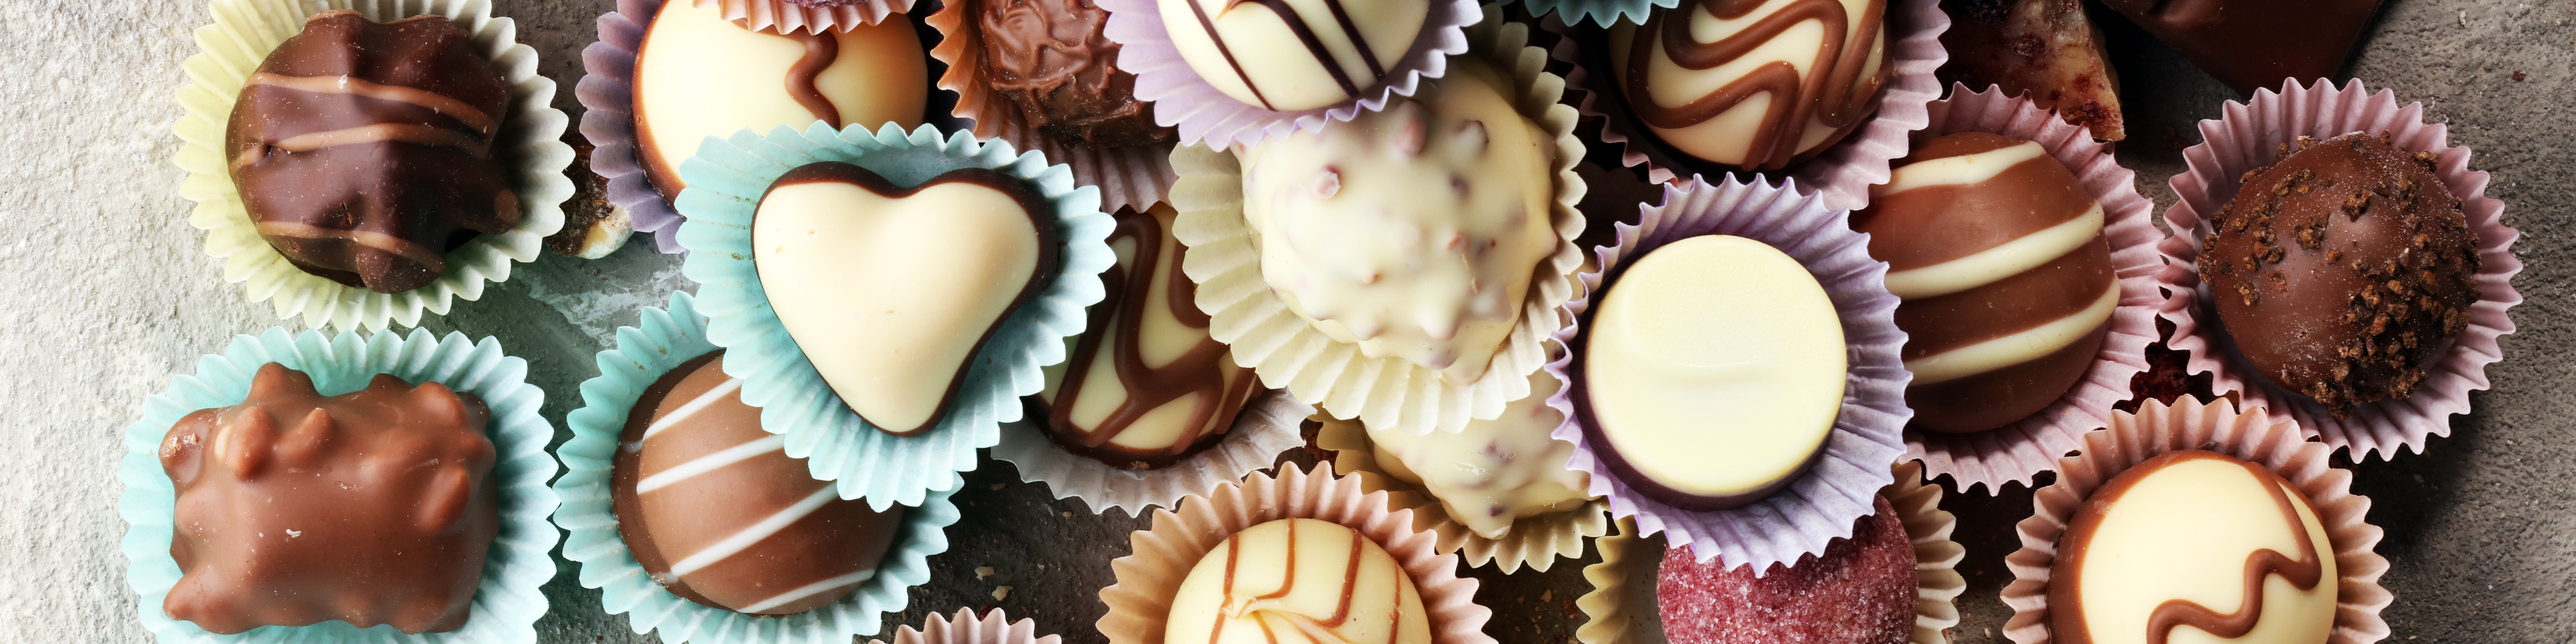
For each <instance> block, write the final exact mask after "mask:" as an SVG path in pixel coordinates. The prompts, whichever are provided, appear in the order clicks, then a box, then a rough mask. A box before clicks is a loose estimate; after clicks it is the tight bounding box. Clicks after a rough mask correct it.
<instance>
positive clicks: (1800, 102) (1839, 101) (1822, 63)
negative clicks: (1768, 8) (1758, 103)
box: [1619, 0, 1888, 170]
mask: <svg viewBox="0 0 2576 644" xmlns="http://www.w3.org/2000/svg"><path fill="white" fill-rule="evenodd" d="M1771 2H1781V3H1786V5H1787V6H1783V7H1781V8H1780V9H1779V10H1777V11H1775V12H1772V13H1771V14H1770V15H1767V16H1763V17H1762V18H1760V19H1759V20H1757V21H1755V22H1754V23H1753V24H1751V25H1748V26H1745V27H1744V28H1743V29H1742V30H1741V31H1738V32H1736V33H1735V34H1732V35H1730V36H1727V37H1726V38H1723V39H1720V40H1718V41H1717V42H1708V43H1703V42H1699V41H1698V40H1696V39H1694V38H1692V37H1691V22H1692V13H1691V12H1693V11H1694V10H1697V11H1706V12H1708V14H1709V15H1711V16H1714V17H1716V18H1719V19H1722V20H1735V19H1740V18H1744V17H1745V16H1747V15H1749V14H1751V13H1753V12H1754V11H1755V10H1757V9H1761V8H1762V7H1763V5H1765V4H1768V3H1771ZM1886 13H1887V3H1886V0H1869V2H1868V6H1867V8H1866V9H1864V10H1863V11H1861V13H1860V14H1859V15H1856V16H1855V15H1850V14H1849V13H1848V12H1847V11H1846V9H1845V7H1844V5H1843V3H1842V2H1841V1H1840V0H1695V1H1694V2H1692V3H1690V4H1688V5H1685V6H1682V7H1675V8H1670V9H1656V10H1655V12H1654V13H1653V15H1652V16H1651V17H1649V18H1647V20H1646V24H1645V26H1644V28H1642V29H1639V30H1638V31H1637V34H1636V37H1634V38H1632V39H1630V40H1631V42H1630V43H1629V51H1628V52H1627V54H1628V55H1627V60H1626V65H1625V68H1624V69H1622V70H1621V71H1620V72H1619V73H1620V74H1622V80H1623V81H1624V83H1623V84H1624V86H1625V93H1626V95H1627V96H1626V98H1627V101H1628V104H1629V107H1630V108H1631V109H1632V110H1634V111H1635V113H1636V115H1637V118H1638V120H1640V121H1643V122H1644V123H1645V124H1647V125H1649V126H1652V127H1654V128H1657V129H1662V130H1677V129H1681V128H1687V127H1691V126H1695V125H1699V124H1701V123H1704V122H1707V121H1708V120H1710V119H1714V118H1717V117H1718V116H1719V115H1721V114H1725V113H1726V112H1727V111H1728V110H1732V109H1735V108H1736V107H1737V106H1738V105H1741V104H1742V103H1744V102H1745V101H1747V100H1750V99H1752V98H1754V97H1757V96H1764V95H1768V96H1772V97H1774V99H1773V100H1772V101H1771V102H1770V103H1769V105H1768V106H1767V107H1766V108H1765V109H1764V111H1763V114H1762V119H1761V121H1760V124H1759V125H1756V126H1755V127H1753V128H1752V131H1751V132H1748V133H1746V134H1747V135H1748V136H1749V137H1750V138H1751V142H1750V144H1749V146H1748V147H1747V151H1746V154H1745V156H1744V158H1743V160H1742V162H1741V163H1740V164H1739V165H1741V166H1743V167H1744V168H1745V169H1748V170H1770V169H1776V168H1780V167H1783V166H1787V165H1788V164H1789V163H1790V162H1792V161H1795V160H1798V159H1801V158H1804V157H1805V156H1807V155H1809V154H1811V153H1813V152H1815V151H1817V150H1822V149H1824V148H1825V147H1826V146H1828V145H1831V144H1832V143H1833V142H1835V141H1838V140H1841V139H1842V138H1843V136H1845V135H1848V134H1850V133H1851V131H1852V130H1853V129H1855V128H1858V127H1859V126H1860V123H1861V122H1862V121H1863V120H1865V118H1866V117H1867V116H1868V115H1869V114H1870V112H1871V111H1873V110H1874V108H1875V106H1876V102H1875V101H1876V100H1877V98H1878V93H1879V89H1880V88H1881V87H1883V86H1885V85H1886V83H1887V77H1888V67H1887V66H1886V65H1884V64H1881V65H1876V66H1875V67H1876V70H1874V73H1872V74H1870V75H1869V77H1867V78H1862V77H1861V74H1862V73H1863V72H1865V71H1872V70H1871V69H1870V68H1871V67H1872V66H1873V65H1871V62H1872V59H1873V58H1874V57H1877V56H1879V55H1880V52H1879V51H1878V50H1879V48H1878V47H1876V46H1875V43H1877V42H1878V41H1879V39H1880V32H1881V31H1882V30H1883V29H1884V28H1885V26H1886ZM1854 20H1857V21H1859V25H1858V26H1859V29H1858V30H1857V31H1856V32H1855V31H1854V30H1853V29H1852V27H1853V22H1852V21H1854ZM1808 22H1815V23H1818V24H1819V25H1820V26H1821V27H1822V28H1823V29H1824V33H1825V37H1824V39H1823V43H1822V46H1820V47H1818V48H1817V49H1816V57H1815V59H1814V61H1813V62H1811V63H1808V64H1806V65H1803V67H1805V68H1806V69H1803V70H1802V69H1800V68H1801V67H1802V66H1801V65H1794V64H1791V63H1790V62H1788V61H1773V62H1771V63H1770V64H1767V65H1761V66H1758V67H1756V68H1754V69H1753V70H1751V71H1750V72H1749V73H1746V74H1745V75H1744V76H1742V77H1739V78H1736V79H1734V80H1732V81H1729V82H1727V83H1726V84H1725V85H1723V86H1721V87H1719V88H1718V89H1717V91H1715V92H1711V93H1709V94H1706V95H1703V96H1701V97H1699V98H1697V99H1694V100H1692V101H1691V102H1689V103H1684V104H1682V105H1675V106H1666V105H1663V104H1660V103H1657V102H1656V101H1655V99H1654V94H1653V92H1652V91H1651V88H1652V84H1651V83H1649V82H1648V77H1649V74H1647V70H1648V69H1649V68H1651V66H1652V65H1653V63H1654V62H1655V60H1656V56H1655V54H1656V53H1657V52H1658V51H1659V50H1660V51H1661V53H1662V54H1663V56H1664V57H1666V58H1669V59H1670V60H1671V61H1672V62H1673V64H1675V65H1679V66H1681V67H1682V68H1683V69H1688V70H1692V71H1695V72H1701V73H1715V72H1714V71H1712V70H1716V69H1718V68H1720V67H1722V66H1725V65H1726V64H1728V63H1733V62H1736V61H1737V60H1738V59H1740V58H1743V57H1744V56H1746V55H1750V54H1752V53H1754V52H1755V51H1757V50H1759V49H1760V48H1761V47H1762V46H1763V45H1764V44H1766V43H1769V42H1770V41H1772V40H1773V39H1775V38H1779V37H1780V36H1781V35H1782V34H1783V32H1786V31H1788V30H1790V29H1791V28H1793V27H1796V26H1798V25H1801V24H1805V23H1808ZM1845 34H1850V35H1851V38H1850V39H1849V40H1844V39H1842V38H1841V37H1840V36H1843V35H1845ZM1658 44H1660V48H1659V47H1658ZM1819 79H1821V80H1820V82H1809V81H1818V80H1819ZM1780 97H1789V100H1780ZM1810 120H1813V121H1815V122H1817V123H1820V124H1822V125H1824V126H1826V127H1831V128H1834V131H1833V134H1832V135H1831V136H1827V137H1825V138H1824V139H1822V140H1821V141H1818V142H1817V143H1815V144H1814V145H1800V142H1801V139H1803V138H1805V137H1804V135H1805V132H1806V129H1807V126H1808V122H1809V121H1810ZM1694 156H1697V155H1694Z"/></svg>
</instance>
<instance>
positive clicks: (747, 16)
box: [694, 0, 1052, 158]
mask: <svg viewBox="0 0 2576 644" xmlns="http://www.w3.org/2000/svg"><path fill="white" fill-rule="evenodd" d="M694 1H695V2H698V3H700V4H704V3H707V2H715V3H717V4H719V5H722V6H723V7H724V17H725V19H726V20H731V21H733V22H734V24H737V25H742V27H743V28H744V29H754V30H758V29H770V28H773V27H774V28H776V29H777V31H778V33H783V34H792V33H796V32H799V31H804V32H809V33H816V34H819V33H823V32H826V31H849V30H851V29H853V28H856V27H861V26H865V25H873V24H877V23H878V22H882V21H884V20H885V18H886V16H888V15H892V14H898V13H903V12H907V11H911V10H912V5H913V2H914V0H858V1H857V2H852V3H849V4H845V5H839V6H832V7H808V6H804V5H799V4H793V3H789V2H786V1H785V0H694ZM1050 158H1052V155H1050Z"/></svg>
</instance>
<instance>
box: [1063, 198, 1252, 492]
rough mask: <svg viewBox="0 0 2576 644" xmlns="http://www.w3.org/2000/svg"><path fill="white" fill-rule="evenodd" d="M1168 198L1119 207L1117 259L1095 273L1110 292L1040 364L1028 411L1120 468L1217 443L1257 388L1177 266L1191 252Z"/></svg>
mask: <svg viewBox="0 0 2576 644" xmlns="http://www.w3.org/2000/svg"><path fill="white" fill-rule="evenodd" d="M1179 216H1180V213H1178V212H1176V211H1174V210H1172V208H1171V207H1170V206H1168V205H1156V206H1154V207H1153V208H1152V209H1151V210H1148V211H1146V212H1141V213H1140V212H1136V211H1135V210H1131V209H1123V208H1122V209H1120V210H1119V211H1118V229H1117V230H1116V231H1113V232H1111V233H1110V234H1109V248H1110V250H1112V251H1114V252H1116V253H1117V254H1118V264H1117V265H1116V266H1113V267H1110V269H1109V271H1108V272H1105V273H1102V274H1101V280H1102V281H1104V282H1107V283H1108V284H1109V294H1108V296H1107V297H1106V298H1104V299H1102V300H1101V301H1100V303H1099V304H1096V305H1093V306H1092V307H1091V324H1090V325H1089V326H1086V327H1084V328H1083V333H1082V336H1081V338H1080V339H1078V340H1076V341H1074V346H1073V351H1072V353H1071V355H1069V356H1067V358H1066V360H1065V361H1064V362H1060V363H1056V364H1053V365H1048V366H1047V367H1046V376H1047V386H1046V388H1045V389H1043V390H1040V391H1039V392H1038V395H1036V396H1032V397H1030V398H1028V399H1027V400H1028V401H1029V402H1030V403H1031V407H1032V410H1031V413H1030V414H1029V417H1031V418H1036V419H1040V420H1041V421H1042V422H1044V423H1045V424H1044V425H1043V427H1044V428H1045V429H1046V434H1047V437H1048V438H1051V439H1054V440H1055V442H1056V444H1058V445H1062V446H1064V448H1065V450H1066V451H1070V452H1073V453H1075V454H1081V455H1083V456H1087V457H1090V458H1092V459H1094V460H1098V461H1100V462H1102V463H1107V464H1110V465H1112V466H1116V467H1123V468H1127V469H1138V470H1143V469H1154V468H1159V467H1163V466H1166V465H1170V464H1172V462H1173V461H1176V460H1179V459H1180V458H1181V457H1184V456H1188V455H1190V454H1193V453H1196V452H1198V451H1199V450H1203V449H1206V448H1208V447H1209V446H1212V445H1215V444H1216V442H1217V441H1218V440H1221V439H1223V438H1225V433H1226V430H1228V429H1230V428H1232V427H1233V426H1234V419H1235V416H1236V415H1237V414H1239V413H1241V412H1242V411H1243V405H1244V402H1245V401H1247V400H1249V399H1250V398H1251V397H1252V393H1253V391H1254V390H1255V388H1256V384H1255V378H1254V377H1253V373H1252V370H1251V369H1246V368H1244V367H1243V366H1242V365H1238V364H1235V362H1234V357H1233V356H1232V355H1230V354H1229V353H1228V352H1227V348H1226V345H1225V343H1222V342H1217V341H1216V339H1215V338H1211V337H1209V336H1208V323H1209V322H1210V320H1209V318H1208V315H1207V314H1206V313H1203V312H1200V311H1199V309H1198V305H1196V304H1192V303H1191V302H1192V298H1194V297H1196V294H1197V293H1198V287H1197V285H1196V284H1195V283H1193V282H1191V281H1190V278H1189V276H1188V275H1184V274H1182V273H1181V260H1182V258H1183V257H1184V256H1185V255H1186V254H1187V253H1188V252H1189V249H1187V248H1183V247H1182V246H1181V243H1180V241H1178V240H1175V239H1172V233H1171V229H1172V220H1173V219H1174V218H1176V217H1179Z"/></svg>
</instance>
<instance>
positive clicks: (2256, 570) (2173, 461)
mask: <svg viewBox="0 0 2576 644" xmlns="http://www.w3.org/2000/svg"><path fill="white" fill-rule="evenodd" d="M2337 555H2338V551H2337V549H2336V547H2335V544H2334V542H2333V533H2331V532H2328V531H2327V529H2326V526H2325V524H2324V522H2323V521H2322V520H2321V519H2320V518H2319V516H2318V514H2317V508H2316V506H2315V504H2314V503H2313V502H2312V500H2311V499H2309V498H2308V495H2307V492H2305V491H2302V490H2301V489H2300V488H2299V487H2298V486H2296V485H2294V484H2292V483H2290V482H2289V481H2288V480H2286V479H2284V478H2282V477H2281V475H2280V474H2279V473H2276V472H2273V471H2272V470H2270V469H2268V468H2265V467H2263V466H2262V465H2259V464H2255V463H2252V462H2248V461H2245V460H2243V459H2239V458H2236V457H2234V456H2229V455H2226V454H2221V453H2217V452H2211V451H2206V450H2184V451H2179V452H2171V453H2167V454H2163V455H2159V456H2156V457H2154V458H2150V459H2147V460H2146V461H2144V462H2141V463H2138V464H2137V465H2133V466H2130V467H2129V468H2128V469H2126V470H2122V471H2121V472H2120V473H2119V474H2118V475H2117V476H2113V477H2112V478H2111V479H2110V480H2109V481H2107V482H2104V483H2103V484H2102V486H2101V487H2099V488H2096V489H2094V490H2093V491H2092V493H2091V494H2090V496H2088V497H2087V498H2085V499H2084V503H2083V505H2081V506H2078V507H2077V508H2076V510H2075V514H2074V516H2073V517H2071V518H2069V519H2068V521H2067V523H2066V532H2065V533H2064V534H2063V535H2060V536H2059V537H2058V540H2057V544H2056V560H2055V561H2054V562H2053V563H2052V564H2051V565H2050V567H2049V570H2048V573H2047V575H2048V576H2047V596H2048V612H2047V617H2046V619H2047V621H2048V627H2049V631H2050V635H2051V636H2052V638H2053V639H2054V640H2055V641H2058V642H2065V643H2067V644H2162V643H2163V642H2166V641H2199V642H2211V641H2243V642H2322V641H2326V636H2327V634H2328V633H2330V632H2332V631H2334V630H2335V622H2336V613H2338V612H2341V609H2340V608H2339V605H2338V601H2339V599H2340V598H2339V594H2340V593H2339V586H2340V585H2341V584H2340V583H2339V582H2338V580H2339V579H2340V577H2339V575H2340V572H2341V571H2340V570H2339V568H2340V565H2341V563H2340V562H2338V561H2337ZM2175 635H2181V637H2173V636H2175Z"/></svg>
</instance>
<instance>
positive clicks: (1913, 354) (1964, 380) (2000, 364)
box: [1852, 132, 2120, 432]
mask: <svg viewBox="0 0 2576 644" xmlns="http://www.w3.org/2000/svg"><path fill="white" fill-rule="evenodd" d="M1899 164H1900V165H1899V166H1898V167H1897V168H1896V170H1895V172H1894V173H1893V176H1892V178H1891V179H1890V180H1889V182H1888V183H1887V184H1884V185H1880V186H1875V187H1873V188H1872V189H1871V190H1870V193H1871V198H1870V206H1869V208H1867V209H1864V210H1862V211H1860V212H1858V213H1854V214H1853V215H1852V221H1853V225H1852V228H1853V229H1855V230H1858V231H1860V232H1864V233H1869V235H1870V242H1869V250H1870V255H1872V256H1874V257H1876V258H1878V259H1879V260H1881V261H1885V262H1888V264H1889V267H1888V273H1887V289H1888V290H1889V291H1890V292H1893V293H1895V294H1896V296H1897V297H1900V298H1904V300H1905V302H1904V304H1902V305H1900V306H1898V307H1897V309H1896V326H1897V327H1898V328H1901V329H1904V330H1905V333H1906V336H1907V337H1906V341H1905V350H1904V354H1903V357H1904V359H1905V368H1906V369H1907V370H1910V371H1912V372H1914V380H1913V382H1912V383H1911V384H1909V385H1908V386H1907V387H1906V390H1905V402H1906V404H1907V405H1909V406H1912V407H1913V408H1914V423H1915V425H1917V426H1919V427H1922V428H1925V429H1930V430H1933V431H1942V432H1977V431H1984V430H1989V429H1994V428H1997V427H2002V426H2004V425H2006V424H2010V423H2012V422H2013V421H2017V420H2020V419H2022V418H2023V417H2026V416H2029V415H2031V414H2034V413H2038V412H2039V411H2040V410H2042V409H2046V408H2047V407H2048V406H2049V405H2050V404H2052V403H2053V402H2055V401H2056V400H2057V399H2058V398H2059V397H2060V396H2063V395H2065V394H2066V390H2067V389H2068V388H2070V387H2073V386H2074V385H2075V382H2076V381H2077V380H2079V379H2082V378H2083V377H2084V373H2085V372H2086V371H2087V370H2089V369H2091V367H2092V366H2093V361H2094V354H2095V352H2097V351H2099V350H2100V349H2101V346H2102V336H2103V334H2104V332H2105V331H2106V330H2107V329H2108V328H2109V325H2110V320H2111V312H2112V311H2113V310H2115V309H2118V308H2119V305H2120V284H2119V277H2118V276H2117V275H2115V274H2113V271H2112V270H2111V247H2110V243H2109V242H2108V241H2106V240H2105V238H2104V236H2103V234H2102V219H2103V211H2102V205H2101V204H2099V203H2096V202H2095V201H2094V200H2093V195H2092V194H2091V193H2090V192H2087V191H2086V190H2085V188H2084V185H2083V184H2081V183H2078V182H2077V181H2076V180H2075V174H2074V173H2073V172H2072V171H2069V170H2067V169H2066V166H2065V165H2063V164H2060V163H2058V162H2057V159H2055V158H2054V157H2051V156H2049V154H2048V151H2047V150H2046V149H2043V148H2041V147H2040V145H2039V144H2038V143H2032V142H2029V141H2023V140H2020V139H2015V138H2011V137H2007V136H2002V135H1997V134H1987V133H1984V132H1967V133H1960V134H1953V135H1949V136H1945V137H1941V138H1938V139H1933V140H1932V141H1930V142H1928V143H1925V144H1924V145H1923V146H1922V147H1921V148H1920V149H1917V150H1915V152H1914V154H1913V155H1912V156H1911V157H1908V158H1907V159H1906V160H1902V161H1899Z"/></svg>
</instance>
